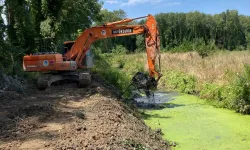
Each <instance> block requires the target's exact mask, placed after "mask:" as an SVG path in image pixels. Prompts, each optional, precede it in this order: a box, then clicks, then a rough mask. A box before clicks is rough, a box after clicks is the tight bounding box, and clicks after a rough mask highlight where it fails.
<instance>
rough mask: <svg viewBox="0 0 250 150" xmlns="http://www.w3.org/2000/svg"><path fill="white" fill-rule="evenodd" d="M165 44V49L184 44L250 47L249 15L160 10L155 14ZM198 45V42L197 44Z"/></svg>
mask: <svg viewBox="0 0 250 150" xmlns="http://www.w3.org/2000/svg"><path fill="white" fill-rule="evenodd" d="M156 18H157V21H158V24H159V28H160V32H161V40H162V41H161V42H162V47H163V48H164V49H166V50H171V49H174V48H176V47H177V48H178V47H179V48H183V49H186V50H195V49H196V48H198V47H199V45H204V46H205V47H206V49H214V48H215V47H217V48H219V49H227V50H236V49H237V50H239V49H240V50H244V49H247V47H248V48H249V47H250V17H249V16H243V15H239V13H238V11H237V10H227V11H225V12H222V13H220V14H215V15H209V14H204V13H200V12H198V11H196V12H190V13H160V14H157V15H156ZM194 45H196V46H194Z"/></svg>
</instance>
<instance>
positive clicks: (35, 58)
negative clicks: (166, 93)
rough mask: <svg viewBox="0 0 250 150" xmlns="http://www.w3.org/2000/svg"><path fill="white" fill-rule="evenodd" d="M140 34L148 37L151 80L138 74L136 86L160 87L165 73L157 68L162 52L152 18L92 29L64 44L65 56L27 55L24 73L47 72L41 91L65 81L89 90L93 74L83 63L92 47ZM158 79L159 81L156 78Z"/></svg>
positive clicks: (107, 24)
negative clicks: (108, 40) (70, 81)
mask: <svg viewBox="0 0 250 150" xmlns="http://www.w3.org/2000/svg"><path fill="white" fill-rule="evenodd" d="M142 18H146V22H145V24H144V25H122V24H125V23H129V22H132V21H134V20H136V19H142ZM136 34H144V35H145V44H146V52H147V61H148V66H149V77H147V76H143V75H142V74H141V73H137V74H136V75H135V76H134V78H133V81H134V82H133V83H134V85H136V86H137V87H138V88H147V89H149V88H151V87H156V86H157V82H158V80H159V79H160V78H161V74H160V73H159V72H158V71H156V67H155V63H156V58H157V56H159V52H160V36H159V31H158V26H157V22H156V20H155V18H154V17H153V16H152V15H148V16H144V17H139V18H134V19H124V20H121V21H117V22H111V23H105V24H104V25H102V26H95V27H91V28H88V29H86V30H85V31H84V32H82V33H81V35H80V36H79V37H78V38H77V39H76V40H75V41H69V42H64V47H65V54H59V53H38V54H30V55H26V56H24V57H23V69H24V71H29V72H42V73H43V74H42V75H41V76H40V77H38V79H37V87H38V88H39V89H41V90H44V89H46V88H47V87H48V86H50V85H51V84H52V83H53V82H56V81H59V80H65V79H68V80H75V81H77V82H78V85H79V87H86V86H87V85H89V84H90V83H91V75H90V73H89V72H86V71H85V72H81V71H79V70H80V69H81V68H86V66H84V64H83V60H84V59H85V58H86V54H87V52H88V51H89V49H90V47H91V44H92V43H94V42H95V41H97V40H99V39H105V38H112V37H120V36H129V35H136ZM159 63H160V56H159ZM155 77H157V78H156V79H155ZM142 80H144V81H145V82H144V81H142Z"/></svg>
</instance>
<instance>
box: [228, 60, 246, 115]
mask: <svg viewBox="0 0 250 150" xmlns="http://www.w3.org/2000/svg"><path fill="white" fill-rule="evenodd" d="M230 86H231V88H230V93H233V96H231V97H228V99H227V101H228V102H229V104H231V107H232V108H233V109H235V110H236V111H237V112H240V113H243V114H250V66H247V65H245V67H244V72H243V73H242V74H241V75H238V76H237V78H236V79H235V80H234V81H233V82H232V83H231V85H230Z"/></svg>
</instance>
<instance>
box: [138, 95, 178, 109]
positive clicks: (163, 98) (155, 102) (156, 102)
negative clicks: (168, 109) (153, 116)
mask: <svg viewBox="0 0 250 150" xmlns="http://www.w3.org/2000/svg"><path fill="white" fill-rule="evenodd" d="M176 96H178V93H177V92H171V93H167V92H160V91H158V92H154V93H153V94H151V95H150V97H147V96H146V95H143V94H138V93H137V94H136V96H135V97H134V102H135V103H136V105H137V106H138V107H153V106H160V105H162V104H165V103H167V102H169V101H172V100H174V99H175V97H176Z"/></svg>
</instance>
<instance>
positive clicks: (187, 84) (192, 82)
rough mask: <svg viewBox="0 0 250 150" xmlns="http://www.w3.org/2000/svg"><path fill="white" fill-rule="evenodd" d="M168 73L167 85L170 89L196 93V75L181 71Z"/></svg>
mask: <svg viewBox="0 0 250 150" xmlns="http://www.w3.org/2000/svg"><path fill="white" fill-rule="evenodd" d="M165 75H166V78H167V79H166V85H167V86H168V88H169V89H177V90H178V91H179V92H182V93H187V94H195V93H196V84H197V83H196V79H195V77H194V76H191V75H186V74H184V73H180V72H168V73H165Z"/></svg>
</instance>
